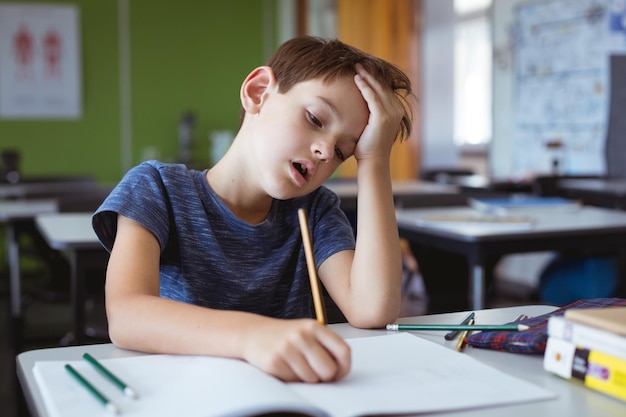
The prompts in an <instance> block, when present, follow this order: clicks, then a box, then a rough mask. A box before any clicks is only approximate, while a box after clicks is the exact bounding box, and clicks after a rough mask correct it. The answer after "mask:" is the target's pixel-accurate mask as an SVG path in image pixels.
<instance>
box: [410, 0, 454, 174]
mask: <svg viewBox="0 0 626 417" xmlns="http://www.w3.org/2000/svg"><path fill="white" fill-rule="evenodd" d="M422 4H423V6H422V7H423V44H422V65H423V66H422V91H421V94H420V97H419V102H420V106H421V107H422V120H421V125H422V144H421V163H420V167H421V169H422V170H424V169H428V168H438V167H456V166H457V165H458V150H457V148H456V146H455V144H454V22H455V14H454V4H453V1H452V0H423V3H422Z"/></svg>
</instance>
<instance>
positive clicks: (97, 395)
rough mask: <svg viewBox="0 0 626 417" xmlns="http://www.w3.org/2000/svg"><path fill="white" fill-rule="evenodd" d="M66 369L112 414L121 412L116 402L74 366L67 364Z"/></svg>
mask: <svg viewBox="0 0 626 417" xmlns="http://www.w3.org/2000/svg"><path fill="white" fill-rule="evenodd" d="M65 369H66V370H67V372H69V374H70V375H72V376H73V377H74V379H76V380H77V381H78V383H79V384H80V385H82V386H83V387H85V388H86V389H87V391H89V392H90V393H91V395H93V396H94V397H95V398H96V399H97V400H98V401H99V402H100V403H101V404H102V405H103V406H104V408H105V409H106V410H107V411H108V412H110V413H112V414H119V413H120V409H119V408H118V407H117V406H116V405H115V404H113V403H112V402H111V401H110V400H109V399H108V398H107V397H105V396H104V394H102V393H101V392H100V391H98V389H97V388H96V387H94V386H93V385H91V383H89V381H87V380H86V379H85V377H83V376H82V375H81V374H79V373H78V371H77V370H76V369H74V368H73V367H72V365H70V364H66V365H65Z"/></svg>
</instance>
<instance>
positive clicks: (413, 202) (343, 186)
mask: <svg viewBox="0 0 626 417" xmlns="http://www.w3.org/2000/svg"><path fill="white" fill-rule="evenodd" d="M324 186H325V187H327V188H329V189H330V190H331V191H333V192H334V193H335V194H337V196H338V197H339V199H340V200H341V208H342V209H343V210H344V211H345V212H348V213H350V212H354V211H356V207H357V182H356V180H354V179H333V180H329V181H327V182H325V183H324ZM391 186H392V192H393V198H394V203H395V205H396V207H417V206H419V207H430V206H441V205H443V206H445V205H456V204H463V203H464V202H465V201H466V199H467V197H466V196H463V195H461V194H460V193H459V190H458V187H456V186H455V185H450V184H439V183H436V182H429V181H419V180H396V181H393V182H392V184H391Z"/></svg>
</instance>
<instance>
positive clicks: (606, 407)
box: [17, 306, 626, 417]
mask: <svg viewBox="0 0 626 417" xmlns="http://www.w3.org/2000/svg"><path fill="white" fill-rule="evenodd" d="M553 309H554V307H550V306H522V307H509V308H500V309H489V310H481V311H477V312H476V320H477V321H479V322H483V323H487V322H489V323H501V322H507V321H513V320H515V318H517V317H518V316H519V315H520V314H528V315H531V316H538V315H541V314H545V313H547V312H550V311H552V310H553ZM466 313H467V312H458V313H448V314H438V315H429V316H421V317H415V318H403V319H400V320H398V322H399V323H457V322H459V321H460V320H461V319H462V318H463V317H464V316H465V315H466ZM330 327H331V328H332V329H334V330H335V331H336V332H337V333H339V334H340V335H341V336H343V337H345V338H353V337H367V336H376V335H380V334H384V333H385V332H387V331H386V330H361V329H355V328H353V327H351V326H349V325H348V324H334V325H331V326H330ZM413 334H415V335H419V336H420V337H424V338H426V339H429V340H431V341H434V342H436V343H439V344H441V345H444V346H447V347H449V348H450V349H454V346H455V344H456V341H450V342H448V341H446V340H445V339H444V338H443V332H413ZM85 352H89V353H91V354H92V355H93V356H95V357H98V358H114V357H124V356H132V355H142V354H143V353H139V352H132V351H127V350H122V349H118V348H116V347H114V346H113V345H112V344H101V345H88V346H72V347H65V348H51V349H41V350H34V351H30V352H24V353H21V354H20V355H18V356H17V375H18V378H19V381H20V383H21V386H22V388H23V392H24V395H25V397H26V402H27V404H28V406H29V409H30V411H31V413H32V416H33V417H49V414H48V413H47V411H46V409H45V407H44V403H43V401H42V398H41V393H40V391H39V389H38V386H37V383H36V381H35V379H34V376H33V372H32V369H33V366H34V364H35V362H36V361H41V360H78V359H80V357H81V355H82V354H83V353H85ZM416 354H419V352H416ZM463 354H466V355H470V356H472V357H474V358H475V359H477V360H479V361H481V362H483V363H485V364H487V365H490V366H493V367H496V368H498V369H500V370H502V371H504V372H506V373H508V374H510V375H513V376H516V377H518V378H520V379H523V380H526V381H528V382H531V383H533V384H535V385H538V386H541V387H543V388H545V389H547V390H549V391H552V392H554V393H555V394H557V399H555V400H548V401H538V402H531V403H527V404H517V405H508V406H500V407H492V408H479V409H475V410H474V409H472V410H465V411H457V412H449V413H437V414H436V415H437V416H439V417H453V416H456V417H479V416H480V417H492V416H493V417H501V416H509V417H528V416H534V417H539V416H568V417H586V416H589V417H592V416H593V417H596V416H604V417H617V416H620V417H623V416H624V415H626V404H625V403H623V402H620V401H618V400H616V399H613V398H610V397H608V396H605V395H602V394H600V393H598V392H595V391H592V390H590V389H587V388H585V387H583V386H582V385H581V384H577V383H575V382H571V381H567V380H563V379H561V378H559V377H557V376H554V375H552V374H549V373H547V372H545V371H544V370H543V364H542V360H543V357H542V356H541V355H529V354H521V353H507V352H497V351H492V350H486V349H476V348H472V347H468V348H466V349H465V351H464V353H463ZM451 395H453V393H451Z"/></svg>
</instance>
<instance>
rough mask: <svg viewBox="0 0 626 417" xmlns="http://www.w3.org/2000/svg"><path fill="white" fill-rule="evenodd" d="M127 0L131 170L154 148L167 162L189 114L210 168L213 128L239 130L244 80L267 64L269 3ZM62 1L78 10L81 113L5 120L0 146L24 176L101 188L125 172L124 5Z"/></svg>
mask: <svg viewBox="0 0 626 417" xmlns="http://www.w3.org/2000/svg"><path fill="white" fill-rule="evenodd" d="M17 2H18V3H19V2H22V1H20V0H18V1H17ZM37 2H38V3H57V2H52V1H45V0H37ZM127 2H128V3H127V4H128V13H129V22H130V23H129V38H130V42H129V47H130V65H129V68H130V71H129V75H130V85H131V88H130V94H129V97H130V99H131V113H130V115H131V117H130V120H131V124H132V129H131V133H132V135H130V136H131V137H132V155H129V157H130V158H132V161H131V165H135V164H137V163H139V162H140V161H141V160H142V159H141V158H142V156H143V155H144V154H145V151H146V149H148V148H151V149H153V150H155V151H156V155H157V156H158V157H159V159H161V160H166V161H173V160H175V158H176V155H177V140H178V133H177V129H178V121H179V118H180V116H181V114H182V113H183V112H184V111H186V110H191V111H193V112H194V113H195V114H196V116H197V120H196V125H195V129H194V146H193V158H194V161H196V162H197V163H198V164H199V165H201V166H206V165H207V164H208V161H209V156H208V155H209V140H208V135H209V132H210V131H211V130H217V129H232V130H235V129H236V128H237V126H238V115H239V107H240V103H239V87H240V84H241V82H242V81H243V78H244V77H245V76H246V75H247V73H248V72H249V71H250V70H252V69H253V68H254V67H256V66H258V65H262V64H263V61H264V58H265V56H264V51H263V31H264V27H263V13H264V7H266V5H267V4H268V3H266V2H263V1H255V0H229V1H222V2H216V1H206V0H177V1H170V0H168V1H166V0H127ZM62 3H65V4H67V3H72V4H77V5H78V6H79V10H80V22H81V23H80V26H81V35H82V37H81V43H82V71H83V115H82V117H81V118H80V119H79V120H71V121H69V120H58V121H54V120H27V121H23V120H20V121H18V120H6V119H0V149H3V148H12V149H17V150H19V151H20V153H21V171H22V174H23V175H24V176H34V175H46V174H51V175H53V174H57V175H58V174H74V173H75V174H92V175H94V176H96V178H98V179H99V180H100V181H102V182H116V181H118V180H119V179H120V178H121V176H122V175H123V173H124V171H125V169H126V167H125V166H124V161H123V160H122V159H123V158H122V145H121V139H120V137H121V136H122V135H121V133H120V129H121V123H122V118H121V116H120V106H121V104H120V98H121V97H120V47H119V41H120V38H119V28H120V24H121V25H122V27H124V26H123V25H124V24H123V21H120V20H119V18H118V12H119V11H118V4H124V1H122V2H118V1H115V0H65V1H63V2H62ZM120 22H121V23H120Z"/></svg>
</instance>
